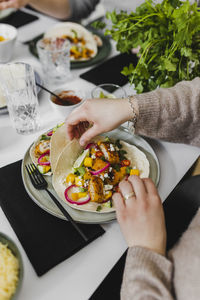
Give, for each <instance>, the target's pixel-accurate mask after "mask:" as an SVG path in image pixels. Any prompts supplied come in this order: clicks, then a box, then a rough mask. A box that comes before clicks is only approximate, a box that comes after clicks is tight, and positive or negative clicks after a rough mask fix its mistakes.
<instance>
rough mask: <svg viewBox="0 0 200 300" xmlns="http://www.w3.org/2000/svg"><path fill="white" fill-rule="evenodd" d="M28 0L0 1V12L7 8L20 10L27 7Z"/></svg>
mask: <svg viewBox="0 0 200 300" xmlns="http://www.w3.org/2000/svg"><path fill="white" fill-rule="evenodd" d="M29 2H30V0H0V10H3V9H7V8H16V9H18V8H20V7H23V6H25V5H27V4H28V3H29Z"/></svg>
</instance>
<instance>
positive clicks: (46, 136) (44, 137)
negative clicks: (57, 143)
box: [40, 134, 51, 141]
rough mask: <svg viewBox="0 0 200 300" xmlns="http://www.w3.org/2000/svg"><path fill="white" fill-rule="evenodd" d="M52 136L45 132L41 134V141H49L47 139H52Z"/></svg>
mask: <svg viewBox="0 0 200 300" xmlns="http://www.w3.org/2000/svg"><path fill="white" fill-rule="evenodd" d="M50 138H51V137H50V136H48V135H45V134H43V135H42V136H41V139H40V140H41V141H47V140H50Z"/></svg>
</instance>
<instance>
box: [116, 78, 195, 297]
mask: <svg viewBox="0 0 200 300" xmlns="http://www.w3.org/2000/svg"><path fill="white" fill-rule="evenodd" d="M135 99H136V101H137V103H138V107H139V119H138V122H137V127H136V132H137V133H140V134H143V135H145V136H149V137H153V138H160V139H164V140H167V141H172V142H180V143H187V144H191V145H196V146H199V147H200V78H195V79H194V80H193V81H183V82H181V83H178V84H177V85H176V86H175V87H173V88H169V89H158V90H156V91H153V92H149V93H145V94H141V95H137V96H135ZM121 298H122V299H123V300H159V299H166V300H171V299H177V300H198V299H200V210H199V211H198V212H197V214H196V216H195V218H194V219H193V221H192V222H191V224H190V226H189V228H188V229H187V231H186V232H185V233H184V234H183V236H182V237H181V239H180V240H179V242H178V243H177V244H176V245H175V246H174V247H173V249H171V250H170V252H169V253H168V257H167V258H166V257H164V256H161V255H159V254H157V253H154V252H152V251H150V250H148V249H145V248H142V247H132V248H129V250H128V254H127V259H126V265H125V271H124V278H123V283H122V288H121Z"/></svg>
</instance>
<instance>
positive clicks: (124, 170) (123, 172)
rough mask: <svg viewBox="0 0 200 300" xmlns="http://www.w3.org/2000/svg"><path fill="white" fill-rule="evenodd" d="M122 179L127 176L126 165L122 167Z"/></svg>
mask: <svg viewBox="0 0 200 300" xmlns="http://www.w3.org/2000/svg"><path fill="white" fill-rule="evenodd" d="M119 172H120V180H122V179H123V178H124V177H125V176H126V167H121V168H120V171H119Z"/></svg>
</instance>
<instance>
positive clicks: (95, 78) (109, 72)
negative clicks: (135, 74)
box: [80, 53, 138, 86]
mask: <svg viewBox="0 0 200 300" xmlns="http://www.w3.org/2000/svg"><path fill="white" fill-rule="evenodd" d="M137 61H138V58H137V56H136V55H135V54H127V53H123V54H119V55H116V56H114V57H112V58H110V59H108V60H106V61H105V62H103V63H102V64H100V65H98V66H97V67H94V68H93V69H91V70H89V71H87V72H85V73H82V74H81V75H80V77H81V78H83V79H85V80H87V81H89V82H92V83H94V84H96V85H99V84H102V83H114V84H118V85H119V86H123V85H125V84H126V83H127V82H128V77H127V76H124V75H122V74H121V71H122V70H123V68H124V67H125V66H129V64H130V63H132V64H133V65H134V66H136V64H137Z"/></svg>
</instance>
